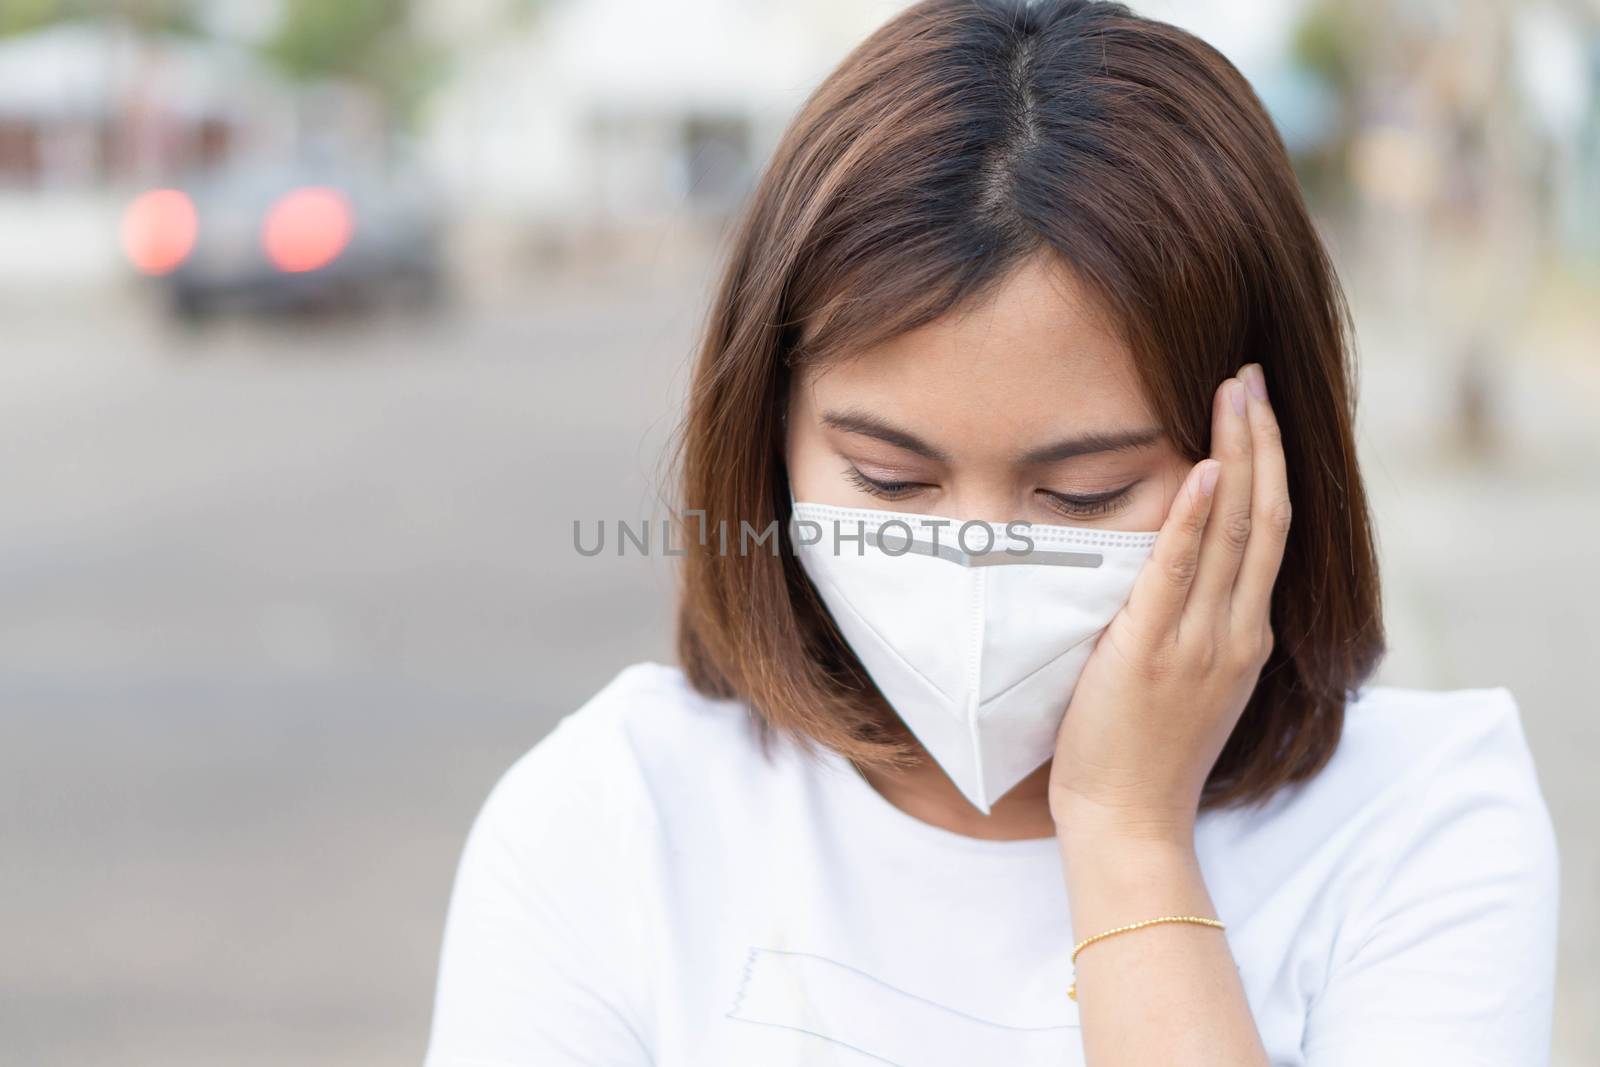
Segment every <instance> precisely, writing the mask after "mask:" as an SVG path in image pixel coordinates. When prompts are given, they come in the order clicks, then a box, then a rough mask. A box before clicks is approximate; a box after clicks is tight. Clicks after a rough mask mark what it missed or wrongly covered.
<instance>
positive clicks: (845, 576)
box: [790, 503, 1156, 815]
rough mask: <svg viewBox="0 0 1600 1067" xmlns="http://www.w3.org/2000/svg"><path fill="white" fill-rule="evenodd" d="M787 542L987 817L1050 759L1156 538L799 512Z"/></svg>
mask: <svg viewBox="0 0 1600 1067" xmlns="http://www.w3.org/2000/svg"><path fill="white" fill-rule="evenodd" d="M790 534H791V540H792V543H793V544H794V546H795V551H796V553H797V555H798V556H799V559H800V563H801V565H802V566H803V567H804V568H805V571H806V573H807V574H808V575H809V576H810V578H811V581H812V583H813V584H815V585H816V587H817V591H818V593H820V594H821V596H822V600H823V603H825V604H826V605H827V606H828V610H829V612H830V613H832V615H833V619H834V622H835V623H836V624H837V625H838V627H839V631H840V633H842V634H843V635H844V637H845V639H846V640H847V641H848V642H849V643H850V647H851V648H852V649H853V650H854V651H855V653H856V656H857V658H858V659H860V660H861V665H862V666H863V667H865V668H866V670H867V673H868V674H870V675H871V676H872V680H873V682H875V683H876V684H877V686H878V689H879V691H880V692H881V693H882V694H883V696H884V698H885V699H886V700H887V701H888V702H889V705H890V706H891V707H893V708H894V710H895V711H896V712H897V713H899V715H900V718H901V719H903V720H904V721H905V724H906V726H907V727H908V728H909V729H910V730H911V732H912V733H913V734H915V735H916V738H917V740H918V741H920V742H921V743H922V745H923V747H924V748H926V749H927V750H928V753H929V755H931V756H932V757H933V758H934V759H935V760H937V761H938V763H939V766H941V767H943V768H944V771H945V773H946V774H947V775H949V776H950V780H951V781H952V782H954V783H955V785H956V788H958V789H960V790H961V792H962V794H963V795H964V796H965V797H966V798H967V799H968V800H970V801H971V802H972V804H973V806H974V807H976V808H977V809H978V810H979V811H981V812H983V813H984V814H986V815H987V814H988V813H989V809H990V807H991V806H992V805H993V804H994V802H995V801H996V800H998V799H999V798H1000V797H1001V796H1003V795H1004V794H1005V793H1006V792H1007V791H1008V790H1010V789H1011V788H1012V787H1013V786H1015V785H1016V784H1017V783H1018V782H1020V781H1021V780H1022V779H1023V778H1025V777H1027V776H1028V775H1029V774H1030V773H1031V772H1033V771H1034V770H1036V769H1038V768H1039V767H1040V766H1041V765H1042V764H1043V763H1044V762H1045V761H1046V760H1048V759H1049V758H1050V757H1051V755H1052V754H1053V753H1054V751H1055V740H1056V731H1057V729H1058V728H1059V727H1060V725H1061V718H1062V716H1063V714H1064V713H1065V712H1066V708H1067V702H1068V700H1069V699H1070V698H1071V696H1072V690H1073V687H1074V686H1075V685H1076V684H1077V681H1078V675H1079V674H1080V673H1081V672H1082V670H1083V665H1084V663H1085V661H1087V660H1088V658H1089V653H1090V652H1092V651H1093V650H1094V645H1095V639H1096V638H1098V637H1099V636H1100V633H1101V632H1102V631H1103V630H1104V629H1105V628H1106V626H1107V625H1108V624H1109V623H1110V622H1111V620H1112V618H1113V617H1114V616H1115V615H1116V613H1117V611H1118V610H1119V609H1121V608H1122V606H1123V605H1124V604H1126V603H1127V601H1128V598H1129V596H1130V595H1132V592H1133V583H1134V579H1135V578H1136V577H1137V575H1138V573H1139V568H1140V567H1141V566H1142V565H1143V563H1144V561H1145V559H1146V558H1147V557H1148V556H1149V555H1150V551H1151V548H1152V546H1153V545H1154V544H1155V540H1156V534H1155V533H1153V532H1151V533H1123V532H1116V531H1111V530H1099V529H1092V528H1089V527H1082V526H1040V525H1030V524H1028V523H1022V522H1015V523H1010V524H1000V523H988V522H966V523H963V522H961V521H959V520H953V519H941V518H938V517H937V516H932V515H909V514H904V513H901V512H895V511H877V510H870V509H864V508H839V507H831V506H829V505H825V504H806V503H795V504H794V524H793V525H792V527H791V529H790Z"/></svg>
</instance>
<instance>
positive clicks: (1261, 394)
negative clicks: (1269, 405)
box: [1244, 363, 1267, 400]
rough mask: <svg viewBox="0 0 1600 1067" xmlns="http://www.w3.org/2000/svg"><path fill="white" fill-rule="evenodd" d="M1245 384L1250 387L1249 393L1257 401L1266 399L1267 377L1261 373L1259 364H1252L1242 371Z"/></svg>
mask: <svg viewBox="0 0 1600 1067" xmlns="http://www.w3.org/2000/svg"><path fill="white" fill-rule="evenodd" d="M1244 380H1245V384H1247V385H1249V386H1250V391H1251V392H1252V393H1254V394H1255V397H1256V399H1257V400H1265V399H1266V398H1267V376H1266V375H1265V374H1263V373H1261V364H1259V363H1252V364H1250V365H1249V366H1247V367H1245V369H1244Z"/></svg>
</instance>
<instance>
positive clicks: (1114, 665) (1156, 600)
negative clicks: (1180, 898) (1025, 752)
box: [1050, 363, 1290, 847]
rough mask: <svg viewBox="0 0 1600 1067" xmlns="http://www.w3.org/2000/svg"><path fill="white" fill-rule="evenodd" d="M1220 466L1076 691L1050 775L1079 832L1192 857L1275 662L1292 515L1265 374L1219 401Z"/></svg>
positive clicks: (1245, 377) (1216, 441)
mask: <svg viewBox="0 0 1600 1067" xmlns="http://www.w3.org/2000/svg"><path fill="white" fill-rule="evenodd" d="M1211 457H1212V458H1210V459H1206V460H1202V461H1201V462H1200V463H1197V464H1195V466H1194V468H1193V469H1191V470H1190V472H1189V475H1188V477H1187V478H1186V479H1185V480H1184V484H1183V486H1182V488H1181V489H1179V491H1178V495H1177V497H1176V499H1175V500H1174V501H1173V503H1172V507H1171V510H1170V511H1169V513H1168V515H1167V519H1166V522H1165V523H1164V524H1163V525H1162V527H1161V531H1160V534H1159V535H1158V537H1157V539H1156V543H1155V547H1154V549H1153V550H1152V553H1151V556H1150V558H1149V560H1147V561H1146V563H1145V565H1144V567H1143V569H1142V570H1141V572H1140V574H1139V577H1138V579H1137V581H1136V582H1135V584H1134V588H1133V593H1132V595H1131V597H1130V598H1129V601H1128V603H1127V604H1126V605H1125V606H1124V607H1123V609H1122V610H1121V611H1120V612H1118V614H1117V615H1116V617H1115V618H1114V619H1113V620H1112V621H1111V624H1110V625H1109V626H1108V627H1107V629H1106V630H1105V631H1104V632H1103V633H1102V634H1101V636H1100V640H1099V642H1098V644H1097V645H1096V647H1095V650H1094V652H1093V653H1092V654H1091V655H1090V657H1089V661H1088V663H1087V664H1085V666H1084V670H1083V674H1082V676H1081V677H1080V678H1079V680H1078V684H1077V687H1076V689H1075V690H1074V691H1073V695H1072V701H1071V703H1070V705H1069V706H1068V708H1067V713H1066V717H1065V718H1064V719H1063V720H1062V724H1061V730H1060V733H1059V734H1058V735H1057V740H1056V753H1055V760H1054V764H1053V766H1052V768H1051V772H1050V809H1051V814H1052V815H1053V816H1054V817H1055V821H1056V825H1057V826H1058V827H1060V828H1061V829H1062V830H1063V832H1065V833H1068V834H1071V833H1077V832H1084V833H1088V832H1094V833H1096V834H1097V835H1098V836H1103V832H1109V833H1110V834H1111V835H1112V836H1113V837H1116V838H1118V839H1128V838H1133V839H1141V840H1147V839H1153V840H1156V841H1159V842H1163V843H1168V844H1180V845H1183V846H1184V847H1189V846H1191V845H1192V840H1193V833H1194V819H1195V812H1196V809H1197V808H1198V806H1199V801H1200V791H1201V788H1202V787H1203V785H1204V784H1205V780H1206V776H1207V775H1208V774H1209V773H1210V771H1211V767H1212V765H1213V764H1214V763H1215V762H1216V759H1217V756H1218V754H1219V753H1220V752H1221V751H1222V746H1223V743H1224V742H1225V741H1226V740H1227V738H1228V735H1229V733H1231V732H1232V730H1233V728H1234V725H1235V724H1236V723H1237V722H1238V720H1239V715H1240V713H1241V712H1242V711H1243V710H1244V706H1245V703H1246V701H1247V700H1248V699H1249V697H1250V694H1251V692H1252V691H1253V690H1254V688H1255V684H1256V680H1257V678H1258V677H1259V676H1260V673H1261V668H1262V666H1263V665H1264V664H1265V663H1266V660H1267V656H1268V654H1269V653H1270V652H1271V650H1272V628H1271V623H1270V620H1269V607H1270V604H1271V598H1272V586H1273V583H1274V581H1275V580H1276V578H1277V574H1278V568H1279V565H1280V563H1281V562H1282V560H1283V548H1284V543H1285V540H1286V538H1287V536H1288V531H1289V512H1290V508H1289V492H1288V484H1287V480H1286V475H1285V469H1284V457H1283V448H1282V445H1281V443H1280V439H1279V434H1278V424H1277V420H1276V419H1275V418H1274V416H1273V413H1272V408H1271V405H1270V404H1269V402H1268V401H1267V399H1266V393H1265V385H1264V382H1263V379H1262V376H1261V369H1260V366H1259V365H1258V364H1253V363H1252V364H1247V365H1246V366H1245V367H1243V368H1241V370H1240V373H1239V376H1238V377H1234V378H1229V379H1228V380H1227V381H1226V382H1224V383H1222V386H1221V388H1219V389H1218V390H1217V392H1216V395H1215V397H1214V398H1213V412H1212V450H1211Z"/></svg>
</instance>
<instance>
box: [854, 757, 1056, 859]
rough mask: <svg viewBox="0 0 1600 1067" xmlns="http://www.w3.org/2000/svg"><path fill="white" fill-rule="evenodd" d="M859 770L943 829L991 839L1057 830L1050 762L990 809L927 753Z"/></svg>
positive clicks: (906, 808) (904, 807)
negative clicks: (903, 764) (908, 761)
mask: <svg viewBox="0 0 1600 1067" xmlns="http://www.w3.org/2000/svg"><path fill="white" fill-rule="evenodd" d="M861 773H862V777H863V778H865V779H866V780H867V784H868V785H870V786H872V788H874V789H876V790H877V791H878V792H879V793H880V794H881V795H882V796H883V798H884V799H885V800H887V801H888V802H889V803H891V804H893V805H894V806H895V807H897V808H899V809H900V810H901V811H903V812H905V813H906V814H907V815H910V816H911V817H912V818H915V819H920V820H922V821H923V822H925V823H931V824H932V825H934V826H937V827H939V828H940V829H942V830H949V831H951V832H952V833H957V834H963V835H965V836H967V837H977V838H982V839H984V840H989V841H1020V840H1027V839H1031V838H1042V837H1054V836H1055V821H1054V820H1053V819H1052V818H1051V817H1050V800H1049V792H1048V790H1049V784H1050V764H1049V763H1046V764H1045V765H1044V766H1042V767H1040V768H1039V769H1038V770H1036V771H1034V772H1033V773H1032V774H1030V775H1028V777H1026V778H1024V779H1023V780H1022V781H1021V782H1018V783H1017V785H1016V786H1015V788H1013V789H1011V790H1010V791H1008V792H1007V793H1006V794H1005V796H1003V797H1001V798H1000V799H999V800H997V801H995V802H994V805H993V807H992V808H991V809H990V812H989V814H988V815H985V814H983V812H981V811H979V810H978V809H977V808H975V807H973V806H972V804H971V803H970V802H969V801H968V800H967V798H966V797H964V796H962V795H961V791H960V790H959V789H957V788H956V787H955V784H954V783H953V782H951V781H950V779H949V778H948V777H947V776H946V775H945V773H944V772H943V771H941V770H940V769H939V767H938V765H937V764H935V763H934V762H933V760H932V759H929V758H927V757H924V758H923V759H922V760H921V761H919V762H918V763H917V764H916V765H914V766H912V767H909V768H902V769H895V770H887V771H882V770H863V771H862V772H861Z"/></svg>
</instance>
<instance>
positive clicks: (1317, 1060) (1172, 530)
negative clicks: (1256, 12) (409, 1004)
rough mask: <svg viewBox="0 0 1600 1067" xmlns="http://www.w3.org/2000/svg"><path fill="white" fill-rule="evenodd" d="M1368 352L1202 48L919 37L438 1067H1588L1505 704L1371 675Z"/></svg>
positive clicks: (740, 256) (437, 1054)
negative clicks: (1551, 1055)
mask: <svg viewBox="0 0 1600 1067" xmlns="http://www.w3.org/2000/svg"><path fill="white" fill-rule="evenodd" d="M1345 329H1346V325H1345V312H1344V307H1343V304H1342V298H1341V295H1340V292H1339V289H1338V286H1337V282H1336V281H1335V279H1334V276H1333V272H1332V270H1331V268H1330V267H1329V265H1328V262H1327V259H1326V257H1325V255H1324V252H1323V249H1322V247H1321V245H1320V244H1319V241H1318V238H1317V236H1316V234H1315V232H1314V231H1313V228H1312V226H1311V223H1310V222H1309V220H1308V218H1307V214H1306V211H1305V208H1304V206H1303V204H1302V202H1301V199H1300V196H1299V193H1298V190H1297V187H1296V184H1295V181H1294V177H1293V175H1292V173H1291V171H1290V167H1289V163H1288V161H1287V159H1286V157H1285V154H1284V150H1283V147H1282V145H1281V143H1280V141H1279V139H1278V137H1277V135H1276V134H1275V132H1274V130H1273V127H1272V125H1271V123H1270V121H1269V120H1268V118H1267V116H1266V115H1265V113H1264V112H1263V110H1262V108H1261V106H1260V104H1259V103H1258V101H1257V100H1256V98H1255V97H1254V95H1253V94H1252V93H1251V90H1250V89H1249V87H1248V85H1247V84H1246V83H1245V81H1244V80H1243V79H1242V78H1241V77H1240V75H1239V74H1238V72H1237V71H1236V70H1235V69H1234V68H1233V67H1232V66H1231V65H1230V64H1229V63H1228V62H1227V61H1226V60H1224V59H1223V58H1222V57H1221V56H1220V55H1218V54H1217V53H1216V52H1215V51H1213V50H1212V49H1211V48H1209V47H1208V46H1206V45H1204V44H1203V43H1201V42H1200V41H1198V40H1196V39H1194V38H1193V37H1191V36H1189V35H1187V34H1185V33H1183V32H1181V31H1179V30H1176V29H1174V28H1172V27H1171V26H1167V25H1164V24H1162V23H1159V22H1153V21H1149V20H1146V19H1143V18H1140V17H1137V16H1134V15H1132V14H1130V13H1129V12H1128V11H1127V10H1125V9H1124V8H1122V7H1120V6H1118V5H1114V4H1106V3H1096V2H1088V0H1048V2H1043V3H1033V4H1028V3H1024V2H1022V0H929V2H926V3H922V4H919V5H917V6H916V7H914V8H912V9H910V10H908V11H906V12H904V13H903V14H901V15H900V16H898V17H897V18H895V19H894V20H893V21H892V22H890V23H889V24H888V25H886V26H885V27H884V28H883V29H881V30H880V31H879V32H878V33H876V34H875V35H873V36H872V37H871V38H870V39H869V40H867V41H866V42H865V43H864V44H863V45H862V46H861V47H860V48H858V49H857V50H856V51H855V52H854V53H853V54H852V55H850V56H849V57H848V58H847V59H846V60H845V61H844V63H843V64H842V65H841V66H840V67H839V68H838V70H836V71H835V72H834V73H833V74H832V75H831V76H830V77H829V78H828V79H827V81H826V82H825V83H824V84H823V86H822V87H821V88H820V89H819V90H818V91H817V93H816V94H815V95H814V96H813V97H812V98H811V99H810V101H809V102H808V103H807V104H806V106H805V107H804V108H803V110H802V111H801V113H800V114H799V116H798V117H797V118H796V119H795V121H794V123H793V125H792V127H791V128H790V130H789V131H788V134H787V136H786V137H785V139H784V140H783V142H782V144H781V145H780V147H779V149H778V150H777V153H776V156H775V158H774V160H773V162H772V164H771V166H770V168H769V169H768V171H767V172H766V174H765V175H764V177H763V179H762V181H761V183H760V186H759V188H758V189H757V191H756V193H755V196H754V198H753V200H752V203H751V205H750V208H749V210H748V213H747V215H746V217H745V219H744V221H743V224H742V226H741V228H740V229H739V231H738V234H737V236H736V239H735V241H734V245H733V250H732V255H731V260H730V262H729V264H728V267H727V271H726V273H725V275H724V277H723V280H722V283H721V287H720V291H719V293H718V295H717V298H716V301H715V304H714V308H713V311H712V314H711V317H710V321H709V323H708V327H707V330H706V334H705V338H704V342H703V346H702V349H701V352H700V357H699V361H698V365H697V369H696V372H695V378H694V381H693V385H692V389H691V398H690V410H689V413H688V419H687V424H686V432H685V439H684V449H683V479H684V480H683V487H682V488H683V501H682V503H683V506H684V508H685V509H686V513H687V512H693V515H692V517H691V519H690V521H689V523H688V524H687V526H686V532H687V534H688V537H687V556H686V557H685V559H684V560H683V577H684V587H683V591H682V610H681V626H680V634H679V645H680V652H681V660H682V666H681V667H668V666H663V665H657V664H640V665H636V666H633V667H630V668H628V669H627V670H624V671H623V672H622V673H621V674H619V675H618V676H617V677H616V679H615V680H614V681H612V682H611V683H610V684H609V685H608V686H607V687H606V688H605V689H604V690H603V691H602V692H601V693H600V694H599V695H597V696H596V697H594V698H593V700H591V701H590V702H589V703H588V704H587V705H585V706H584V707H583V708H581V709H580V710H578V711H577V712H576V713H574V714H572V715H571V716H569V717H568V718H567V719H566V720H564V721H563V722H562V723H561V725H560V726H559V727H558V728H557V729H556V730H555V731H554V732H553V733H552V734H551V735H550V736H549V737H547V738H546V739H545V740H544V741H542V742H541V743H540V744H538V745H537V746H535V747H534V749H533V750H532V751H531V752H529V753H528V754H527V755H526V756H525V757H524V758H523V759H522V760H521V761H519V762H518V763H517V764H516V765H515V766H514V767H513V768H512V769H511V770H510V771H509V772H508V773H507V774H506V775H505V776H504V778H503V779H502V780H501V782H500V783H499V784H498V786H497V787H496V788H495V790H494V792H493V793H492V795H491V796H490V798H489V800H488V801H487V803H486V805H485V807H484V809H483V811H482V812H481V814H480V815H479V818H478V820H477V822H476V824H475V826H474V828H473V830H472V833H471V836H470V839H469V841H468V844H467V846H466V850H465V854H464V856H463V858H462V861H461V867H460V870H459V872H458V875H457V882H456V887H455V892H454V897H453V900H452V904H451V910H450V914H449V919H448V923H447V929H446V934H445V941H444V951H443V959H442V963H441V970H440V976H439V987H438V1000H437V1004H436V1011H435V1018H434V1024H433V1033H432V1040H431V1045H430V1049H429V1058H428V1063H429V1064H430V1067H468V1065H488V1064H495V1065H511V1064H517V1065H523V1064H526V1065H533V1064H540V1065H544V1064H656V1065H661V1067H665V1065H695V1067H703V1065H709V1064H760V1065H762V1067H770V1065H774V1064H786V1063H803V1064H870V1063H880V1064H881V1063H891V1064H900V1065H904V1067H944V1065H955V1064H961V1065H969V1064H978V1063H983V1064H990V1063H992V1064H1007V1065H1022V1067H1026V1065H1034V1064H1037V1065H1045V1064H1049V1065H1058V1064H1071V1063H1088V1064H1092V1065H1094V1067H1114V1065H1124V1064H1155V1063H1160V1064H1169V1063H1181V1064H1186V1065H1204V1064H1218V1065H1221V1064H1227V1065H1230V1067H1238V1065H1246V1064H1250V1065H1253V1064H1263V1065H1264V1064H1269V1063H1270V1064H1310V1065H1314V1067H1336V1065H1337V1067H1344V1065H1359V1067H1381V1065H1387V1064H1395V1065H1401V1064H1404V1065H1406V1067H1412V1065H1415V1064H1419V1063H1451V1064H1464V1063H1482V1064H1495V1065H1505V1064H1532V1063H1542V1062H1544V1061H1545V1059H1546V1057H1547V1050H1548V1043H1549V1028H1550V1010H1551V1000H1552V982H1553V957H1554V922H1555V909H1556V899H1555V897H1556V890H1555V883H1556V855H1555V848H1554V843H1553V837H1552V834H1551V829H1550V823H1549V818H1548V815H1547V813H1546V810H1545V807H1544V804H1543V801H1542V800H1541V797H1540V793H1539V789H1538V785H1537V781H1536V778H1535V775H1534V771H1533V768H1532V765H1531V763H1530V760H1529V756H1528V752H1527V748H1526V745H1525V743H1524V740H1523V736H1522V733H1521V728H1520V725H1519V721H1518V711H1517V707H1516V705H1515V702H1514V700H1513V698H1512V695H1511V694H1510V693H1509V692H1508V691H1507V690H1506V689H1505V688H1503V687H1501V688H1491V689H1471V690H1456V691H1448V692H1429V691H1421V690H1414V689H1403V688H1395V687H1384V686H1374V685H1371V684H1369V682H1368V679H1369V677H1370V675H1371V673H1372V672H1373V670H1374V669H1375V667H1376V665H1377V664H1378V662H1379V660H1380V658H1381V655H1382V652H1383V650H1384V645H1383V637H1382V630H1381V625H1380V611H1379V588H1378V580H1377V570H1376V564H1375V558H1374V548H1373V543H1372V537H1371V532H1370V528H1369V525H1368V515H1367V506H1366V499H1365V496H1364V494H1363V490H1362V484H1361V479H1360V476H1359V473H1358V469H1357V464H1356V460H1355V453H1354V442H1353V436H1352V408H1353V393H1352V389H1351V383H1350V380H1349V368H1348V356H1347V347H1346V340H1345V338H1346V334H1345ZM941 534H943V536H944V538H945V540H944V541H943V542H942V543H941V542H940V541H939V537H940V535H941Z"/></svg>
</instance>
